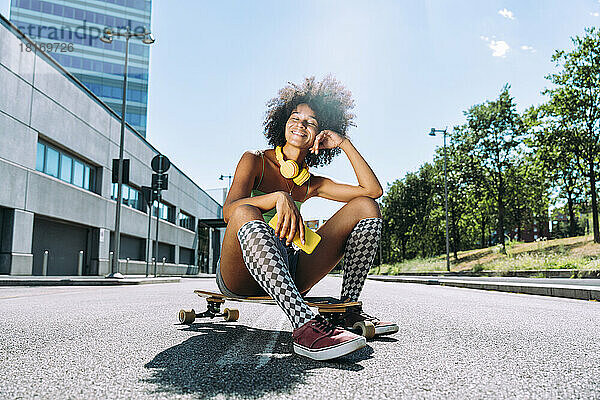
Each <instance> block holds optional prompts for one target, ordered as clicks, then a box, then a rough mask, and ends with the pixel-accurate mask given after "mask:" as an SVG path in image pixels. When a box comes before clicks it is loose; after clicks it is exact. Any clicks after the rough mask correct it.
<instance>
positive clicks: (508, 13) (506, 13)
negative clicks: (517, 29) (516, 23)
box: [498, 8, 515, 19]
mask: <svg viewBox="0 0 600 400" xmlns="http://www.w3.org/2000/svg"><path fill="white" fill-rule="evenodd" d="M498 14H500V15H502V16H503V17H504V18H508V19H515V15H514V14H513V12H512V11H509V10H507V9H506V8H504V9H502V10H499V11H498Z"/></svg>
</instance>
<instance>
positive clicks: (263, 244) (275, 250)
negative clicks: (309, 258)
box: [237, 220, 315, 328]
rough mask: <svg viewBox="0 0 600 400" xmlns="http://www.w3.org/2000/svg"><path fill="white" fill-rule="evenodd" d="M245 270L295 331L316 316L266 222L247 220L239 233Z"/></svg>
mask: <svg viewBox="0 0 600 400" xmlns="http://www.w3.org/2000/svg"><path fill="white" fill-rule="evenodd" d="M237 236H238V240H239V241H240V246H241V247H242V254H243V257H244V263H245V264H246V268H248V271H250V274H251V275H252V276H253V277H254V279H255V280H256V282H258V284H259V285H260V286H261V287H262V288H263V289H264V291H265V292H267V293H268V294H269V296H271V297H272V298H273V299H275V301H276V302H277V304H279V307H281V309H282V310H283V311H284V312H285V313H286V315H287V317H288V318H289V319H290V321H291V323H292V325H293V326H294V328H299V327H300V326H302V325H304V324H305V323H306V322H308V321H310V320H311V319H313V318H314V317H315V315H314V314H313V312H312V311H311V309H310V308H309V307H308V305H307V304H306V302H305V301H304V300H303V299H302V296H301V295H300V292H299V291H298V288H297V287H296V284H295V283H294V281H293V279H292V277H291V275H290V273H289V268H288V265H287V264H286V262H285V260H286V257H284V256H283V255H282V254H281V249H279V247H278V246H277V241H278V239H277V237H276V236H275V232H274V231H273V229H272V228H271V227H270V226H269V225H267V223H266V222H264V221H258V220H255V221H248V222H246V223H245V224H244V225H242V227H241V228H240V229H239V230H238V233H237Z"/></svg>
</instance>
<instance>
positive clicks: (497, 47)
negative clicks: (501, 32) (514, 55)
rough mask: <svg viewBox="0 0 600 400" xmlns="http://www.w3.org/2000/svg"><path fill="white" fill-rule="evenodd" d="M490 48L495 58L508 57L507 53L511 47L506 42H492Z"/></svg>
mask: <svg viewBox="0 0 600 400" xmlns="http://www.w3.org/2000/svg"><path fill="white" fill-rule="evenodd" d="M488 47H489V48H490V49H492V50H493V51H492V56H494V57H506V53H508V50H510V46H509V45H508V43H506V42H505V41H504V40H498V41H496V40H491V41H490V44H488Z"/></svg>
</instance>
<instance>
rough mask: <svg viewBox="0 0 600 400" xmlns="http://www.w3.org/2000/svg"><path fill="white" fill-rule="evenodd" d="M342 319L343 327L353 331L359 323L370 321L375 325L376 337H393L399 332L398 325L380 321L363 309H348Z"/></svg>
mask: <svg viewBox="0 0 600 400" xmlns="http://www.w3.org/2000/svg"><path fill="white" fill-rule="evenodd" d="M340 318H341V320H342V321H343V324H342V326H344V327H345V328H346V329H352V328H353V327H354V324H355V323H357V322H361V321H369V322H371V323H372V324H373V325H375V335H391V334H392V333H396V332H398V330H399V328H398V325H396V324H395V323H393V322H386V321H380V320H379V318H376V317H372V316H370V315H369V314H367V313H365V312H364V311H363V310H362V307H352V308H348V311H346V312H345V313H344V314H343V315H341V316H340Z"/></svg>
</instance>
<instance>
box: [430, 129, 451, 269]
mask: <svg viewBox="0 0 600 400" xmlns="http://www.w3.org/2000/svg"><path fill="white" fill-rule="evenodd" d="M447 132H448V128H446V129H444V130H441V129H435V128H431V131H429V136H435V134H436V133H443V134H444V203H445V208H446V269H447V270H448V271H450V240H449V238H448V171H447V167H446V134H447Z"/></svg>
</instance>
